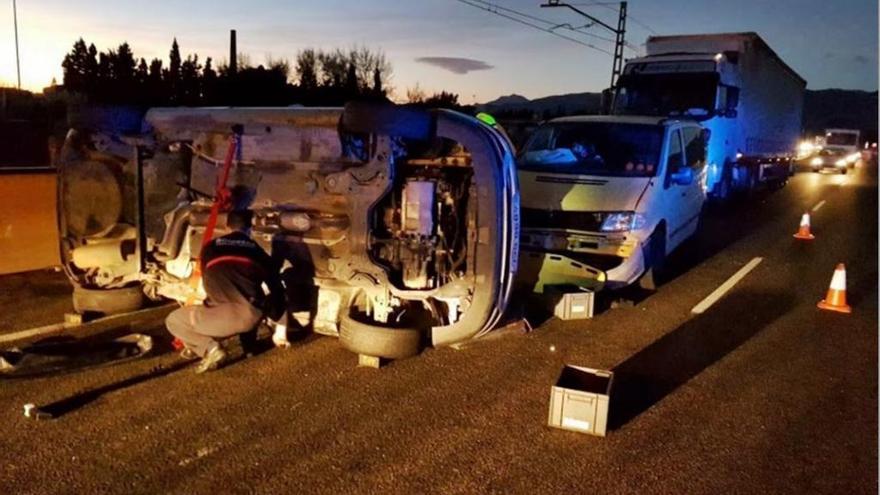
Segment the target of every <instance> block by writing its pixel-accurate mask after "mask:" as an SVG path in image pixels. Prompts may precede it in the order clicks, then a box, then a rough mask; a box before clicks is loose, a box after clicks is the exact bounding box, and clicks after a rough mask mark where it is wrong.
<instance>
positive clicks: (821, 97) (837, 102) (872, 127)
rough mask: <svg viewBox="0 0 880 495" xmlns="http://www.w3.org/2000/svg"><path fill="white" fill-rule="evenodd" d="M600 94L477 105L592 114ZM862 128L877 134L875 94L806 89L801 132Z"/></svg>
mask: <svg viewBox="0 0 880 495" xmlns="http://www.w3.org/2000/svg"><path fill="white" fill-rule="evenodd" d="M600 100H601V95H600V94H599V93H569V94H564V95H555V96H545V97H543V98H536V99H534V100H530V99H528V98H526V97H524V96H521V95H517V94H512V95H508V96H502V97H500V98H498V99H496V100H493V101H490V102H488V103H484V104H482V105H479V108H480V109H481V110H483V111H487V112H489V113H493V114H496V113H497V114H501V115H511V116H521V117H523V118H525V117H526V115H528V114H531V115H535V116H537V118H547V117H555V116H559V115H576V114H594V113H598V112H599V109H600ZM830 127H842V128H854V129H862V130H863V131H865V132H866V133H867V135H869V136H874V137H876V135H877V92H876V91H873V92H868V91H857V90H845V89H820V90H807V92H806V95H805V96H804V129H805V130H806V131H807V133H809V134H812V133H818V132H821V131H822V130H823V129H825V128H830Z"/></svg>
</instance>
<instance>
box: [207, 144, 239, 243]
mask: <svg viewBox="0 0 880 495" xmlns="http://www.w3.org/2000/svg"><path fill="white" fill-rule="evenodd" d="M237 142H238V139H237V136H236V135H235V134H233V135H232V137H231V138H230V139H229V148H228V149H227V150H226V160H225V161H224V162H223V173H222V175H221V176H220V177H219V178H218V180H217V191H216V193H215V194H214V203H213V204H212V205H211V215H210V216H209V217H208V225H207V226H206V227H205V235H204V236H203V237H202V249H205V246H207V245H208V243H209V242H211V240H212V239H213V238H214V228H215V227H216V226H217V215H218V214H219V213H220V207H221V206H222V205H223V203H224V202H226V201H227V200H228V199H229V191H228V190H227V189H226V182H227V181H228V180H229V169H230V168H232V159H233V158H235V149H236V145H237Z"/></svg>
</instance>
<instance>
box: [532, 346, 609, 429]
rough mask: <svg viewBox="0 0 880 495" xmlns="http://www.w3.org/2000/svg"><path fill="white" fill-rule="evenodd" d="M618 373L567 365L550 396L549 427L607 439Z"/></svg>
mask: <svg viewBox="0 0 880 495" xmlns="http://www.w3.org/2000/svg"><path fill="white" fill-rule="evenodd" d="M613 380H614V373H613V372H611V371H605V370H597V369H593V368H586V367H583V366H573V365H569V364H567V365H565V367H564V368H562V374H560V375H559V379H558V380H557V381H556V385H554V386H553V387H552V388H551V392H550V415H549V417H548V419H547V425H548V426H552V427H554V428H561V429H563V430H571V431H577V432H581V433H587V434H589V435H596V436H600V437H604V436H605V430H606V428H607V425H608V403H609V400H610V397H611V384H612V382H613Z"/></svg>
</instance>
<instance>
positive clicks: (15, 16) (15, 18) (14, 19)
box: [12, 0, 21, 89]
mask: <svg viewBox="0 0 880 495" xmlns="http://www.w3.org/2000/svg"><path fill="white" fill-rule="evenodd" d="M12 24H13V25H14V26H15V72H16V74H17V75H18V89H21V62H19V58H18V9H16V8H15V0H12Z"/></svg>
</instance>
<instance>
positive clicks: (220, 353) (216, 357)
mask: <svg viewBox="0 0 880 495" xmlns="http://www.w3.org/2000/svg"><path fill="white" fill-rule="evenodd" d="M223 361H226V351H224V350H223V348H222V347H220V344H216V345H215V346H214V347H212V348H211V350H210V351H208V353H207V354H205V357H203V358H202V360H201V361H200V362H199V364H198V366H196V373H204V372H206V371H214V370H216V369H217V368H219V367H220V365H221V364H223Z"/></svg>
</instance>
